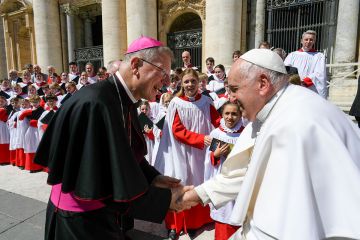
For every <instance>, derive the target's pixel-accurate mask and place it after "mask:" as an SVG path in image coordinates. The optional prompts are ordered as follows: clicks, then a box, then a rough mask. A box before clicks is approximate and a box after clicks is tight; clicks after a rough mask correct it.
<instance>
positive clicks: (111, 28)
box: [102, 0, 127, 66]
mask: <svg viewBox="0 0 360 240" xmlns="http://www.w3.org/2000/svg"><path fill="white" fill-rule="evenodd" d="M125 5H126V3H125V0H117V1H113V0H103V1H102V25H103V51H104V65H105V66H107V64H108V62H109V61H112V60H117V59H122V58H123V57H124V53H125V51H126V49H127V34H126V7H125Z"/></svg>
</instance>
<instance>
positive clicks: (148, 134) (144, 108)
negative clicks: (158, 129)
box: [139, 101, 155, 165]
mask: <svg viewBox="0 0 360 240" xmlns="http://www.w3.org/2000/svg"><path fill="white" fill-rule="evenodd" d="M139 108H140V113H142V114H145V115H146V117H148V118H149V119H150V121H152V122H153V120H154V119H153V117H152V114H151V108H150V104H149V102H148V101H142V102H141V103H140V106H139ZM143 133H144V137H145V141H146V147H147V154H146V156H145V159H146V160H147V161H148V162H149V164H150V165H153V164H152V163H151V160H152V151H153V148H154V140H155V137H154V133H153V128H152V126H148V125H145V126H144V129H143Z"/></svg>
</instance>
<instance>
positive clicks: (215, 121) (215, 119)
mask: <svg viewBox="0 0 360 240" xmlns="http://www.w3.org/2000/svg"><path fill="white" fill-rule="evenodd" d="M210 117H211V123H212V125H213V126H214V127H215V128H218V127H219V126H220V120H221V116H220V114H219V112H218V111H217V110H216V108H215V107H214V106H213V105H210Z"/></svg>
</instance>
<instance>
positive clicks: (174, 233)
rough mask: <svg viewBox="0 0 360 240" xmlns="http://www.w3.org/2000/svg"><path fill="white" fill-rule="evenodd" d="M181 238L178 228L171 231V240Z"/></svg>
mask: <svg viewBox="0 0 360 240" xmlns="http://www.w3.org/2000/svg"><path fill="white" fill-rule="evenodd" d="M178 238H179V236H178V235H177V234H176V230H175V229H171V230H170V231H169V239H170V240H177V239H178Z"/></svg>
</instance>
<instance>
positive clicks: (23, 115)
mask: <svg viewBox="0 0 360 240" xmlns="http://www.w3.org/2000/svg"><path fill="white" fill-rule="evenodd" d="M31 114H32V110H31V109H28V110H25V111H23V112H22V113H21V114H20V116H19V120H24V119H25V118H26V117H27V116H30V115H31Z"/></svg>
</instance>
